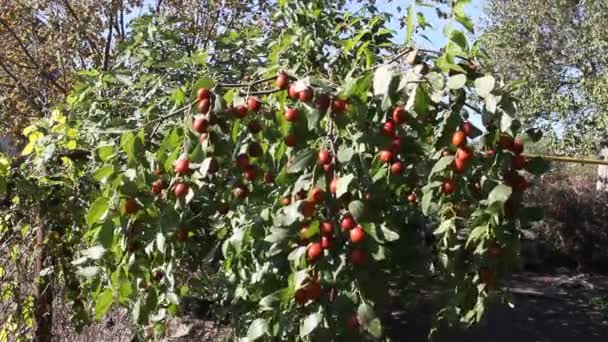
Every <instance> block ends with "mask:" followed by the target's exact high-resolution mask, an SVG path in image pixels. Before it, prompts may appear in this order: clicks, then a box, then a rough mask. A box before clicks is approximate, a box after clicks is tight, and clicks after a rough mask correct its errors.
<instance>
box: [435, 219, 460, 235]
mask: <svg viewBox="0 0 608 342" xmlns="http://www.w3.org/2000/svg"><path fill="white" fill-rule="evenodd" d="M448 231H451V232H454V231H456V218H451V219H449V220H445V221H443V222H441V224H439V227H437V229H435V231H434V232H433V234H434V235H443V234H445V233H446V232H448Z"/></svg>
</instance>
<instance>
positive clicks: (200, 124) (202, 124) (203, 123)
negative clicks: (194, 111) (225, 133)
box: [192, 118, 209, 133]
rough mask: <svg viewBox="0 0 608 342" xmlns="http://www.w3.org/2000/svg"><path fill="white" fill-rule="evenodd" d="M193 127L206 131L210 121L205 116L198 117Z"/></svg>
mask: <svg viewBox="0 0 608 342" xmlns="http://www.w3.org/2000/svg"><path fill="white" fill-rule="evenodd" d="M192 128H194V130H195V131H197V132H198V133H205V132H207V130H208V129H209V121H208V120H207V119H205V118H196V119H194V122H193V123H192Z"/></svg>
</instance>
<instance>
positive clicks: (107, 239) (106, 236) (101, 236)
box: [97, 220, 114, 248]
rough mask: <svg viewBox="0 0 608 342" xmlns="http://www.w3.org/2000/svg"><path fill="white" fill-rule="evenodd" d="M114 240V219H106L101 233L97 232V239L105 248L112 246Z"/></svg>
mask: <svg viewBox="0 0 608 342" xmlns="http://www.w3.org/2000/svg"><path fill="white" fill-rule="evenodd" d="M113 240H114V223H113V221H112V220H106V221H105V222H104V223H103V225H102V226H101V229H100V230H99V233H97V241H99V243H100V244H101V246H103V247H104V248H110V247H111V246H112V241H113Z"/></svg>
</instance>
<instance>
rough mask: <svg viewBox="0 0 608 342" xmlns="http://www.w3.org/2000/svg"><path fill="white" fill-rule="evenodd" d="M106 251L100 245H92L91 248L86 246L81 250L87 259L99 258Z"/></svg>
mask: <svg viewBox="0 0 608 342" xmlns="http://www.w3.org/2000/svg"><path fill="white" fill-rule="evenodd" d="M105 253H106V249H105V248H103V247H102V246H94V247H91V248H87V249H85V250H84V251H82V255H84V256H86V257H87V258H89V259H93V260H99V259H101V258H102V257H103V255H104V254H105Z"/></svg>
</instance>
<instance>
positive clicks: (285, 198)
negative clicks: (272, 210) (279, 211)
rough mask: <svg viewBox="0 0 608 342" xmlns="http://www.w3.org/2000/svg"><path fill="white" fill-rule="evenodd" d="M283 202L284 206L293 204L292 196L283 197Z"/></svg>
mask: <svg viewBox="0 0 608 342" xmlns="http://www.w3.org/2000/svg"><path fill="white" fill-rule="evenodd" d="M281 204H283V206H285V207H286V206H288V205H290V204H291V198H289V197H283V199H282V200H281Z"/></svg>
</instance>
